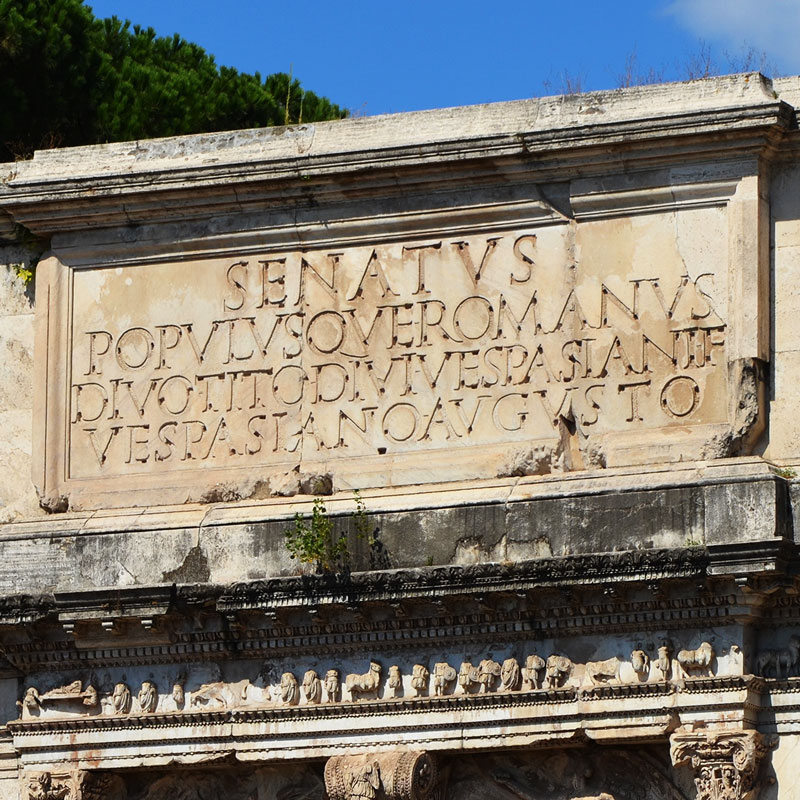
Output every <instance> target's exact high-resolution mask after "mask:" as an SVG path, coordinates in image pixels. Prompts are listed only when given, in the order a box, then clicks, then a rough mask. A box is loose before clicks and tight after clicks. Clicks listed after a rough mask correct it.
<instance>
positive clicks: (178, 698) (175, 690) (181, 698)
mask: <svg viewBox="0 0 800 800" xmlns="http://www.w3.org/2000/svg"><path fill="white" fill-rule="evenodd" d="M183 684H184V680H183V678H178V680H177V681H175V683H174V684H173V685H172V699H173V700H174V701H175V707H176V708H183V706H184V704H185V703H186V693H185V691H184V689H183Z"/></svg>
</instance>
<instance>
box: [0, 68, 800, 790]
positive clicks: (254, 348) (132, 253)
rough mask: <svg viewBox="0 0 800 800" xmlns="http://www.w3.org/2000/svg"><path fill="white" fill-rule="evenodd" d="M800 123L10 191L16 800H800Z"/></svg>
mask: <svg viewBox="0 0 800 800" xmlns="http://www.w3.org/2000/svg"><path fill="white" fill-rule="evenodd" d="M798 104H800V81H798V79H795V78H785V79H781V80H775V81H769V80H767V79H765V78H764V77H763V76H761V75H758V74H744V75H736V76H729V77H724V78H716V79H709V80H703V81H695V82H691V83H684V84H672V85H663V86H648V87H643V88H633V89H625V90H618V91H614V92H599V93H592V94H583V95H573V96H567V97H549V98H542V99H533V100H525V101H519V102H512V103H501V104H496V105H486V106H479V107H470V108H456V109H448V110H439V111H426V112H420V113H412V114H399V115H393V116H385V117H375V118H360V119H349V120H344V121H341V122H332V123H323V124H315V125H301V126H297V127H287V128H278V129H269V130H248V131H236V132H230V133H220V134H210V135H202V136H186V137H178V138H171V139H161V140H153V141H140V142H128V143H123V144H110V145H104V146H97V147H85V148H73V149H65V150H51V151H42V152H37V153H36V155H35V157H34V158H33V159H32V160H31V161H28V162H23V163H18V164H10V165H6V166H4V167H3V169H4V170H5V172H2V171H0V223H2V224H1V225H0V235H2V236H3V244H2V246H0V254H3V257H4V258H5V261H4V262H3V263H5V264H8V265H11V264H12V263H13V262H14V259H15V258H17V260H19V259H20V258H22V262H20V263H27V264H29V265H30V267H31V271H33V270H32V266H33V261H34V260H36V259H37V258H38V263H36V269H35V272H36V291H35V313H34V312H33V311H32V307H31V306H30V304H28V305H26V304H25V302H23V300H22V299H20V296H19V292H20V291H21V289H20V286H21V284H20V282H19V280H18V279H17V278H14V277H13V275H12V277H9V279H8V280H7V281H6V282H5V283H4V284H3V286H4V288H3V292H5V295H4V297H5V296H6V295H7V296H8V297H11V296H12V295H13V294H14V292H17V300H19V303H18V304H17V305H15V304H14V303H16V302H17V301H16V300H15V301H13V302H12V301H11V300H8V299H6V300H4V303H5V305H4V306H3V311H2V316H0V344H2V343H3V342H5V343H6V344H7V352H8V353H10V354H11V355H9V356H8V358H7V360H6V362H5V364H4V365H3V367H2V369H3V370H5V373H6V379H5V383H6V385H7V386H16V387H17V389H14V390H13V391H12V390H10V389H9V390H5V391H4V392H2V393H0V411H1V412H2V413H3V414H5V416H3V417H0V421H2V424H3V427H4V428H5V430H4V432H3V433H2V434H0V439H4V440H5V441H4V443H3V444H2V449H1V450H0V461H2V463H3V464H4V465H5V467H4V470H3V471H4V472H5V473H6V477H5V478H2V479H0V492H5V494H4V495H3V494H0V498H2V502H3V503H4V504H5V505H4V507H5V511H4V515H3V517H2V523H1V524H0V656H1V657H2V658H0V712H1V714H2V716H1V718H0V722H2V725H1V726H0V797H2V798H9V799H10V798H14V799H15V800H16V798H23V799H24V800H67V799H68V800H84V799H85V800H89V799H91V800H94V799H95V798H104V799H106V798H108V799H109V800H161V798H170V799H172V798H177V800H196V799H197V800H206V798H216V797H226V798H229V799H230V800H279V799H280V800H304V799H307V800H311V799H312V798H320V799H321V798H330V800H381V799H382V798H392V799H393V800H412V799H413V800H434V799H436V800H445V799H447V800H451V799H452V800H476V799H477V798H498V800H514V799H515V798H522V800H599V799H600V798H603V800H641V799H642V798H647V799H648V800H650V799H652V800H694V799H695V798H697V800H745V799H749V798H756V797H759V798H761V799H762V800H789V798H800V786H799V785H798V781H797V775H798V764H799V763H800V595H799V594H798V588H800V583H799V581H798V575H797V572H798V570H797V567H798V552H797V544H796V536H797V534H796V530H795V528H796V523H795V519H796V516H797V500H798V496H800V495H799V494H798V492H799V491H800V489H799V488H798V487H800V484H799V483H798V481H797V480H796V471H795V470H796V468H798V465H800V426H798V421H797V420H798V404H799V403H800V389H799V388H798V387H800V345H798V336H797V331H798V320H799V319H800V290H798V285H799V283H800V192H799V191H798V188H799V187H800V134H798V132H797V121H796V115H795V107H796V106H797V105H798ZM21 232H24V236H23V235H22V233H21ZM32 241H35V242H36V243H37V244H36V247H38V248H39V249H38V250H37V251H36V253H35V254H34V255H31V252H32V251H31V248H34V249H35V247H34V245H33V244H31V242H32ZM26 247H27V248H28V251H26V250H25V248H26ZM26 252H28V255H25V253H26ZM14 253H16V254H17V255H16V256H14V255H13V254H14ZM20 253H22V254H23V255H22V256H20V255H19V254H20ZM26 258H27V259H28V261H27V262H26V261H25V259H26ZM17 272H18V273H20V272H21V271H20V269H19V268H18V269H17ZM9 275H11V272H9ZM34 330H35V332H34ZM34 340H35V344H34ZM14 354H16V355H14ZM8 376H11V377H8ZM12 378H13V381H12ZM3 404H4V405H3ZM26 414H27V417H25V415H26ZM14 415H16V416H14ZM20 415H21V416H20ZM23 417H25V418H26V419H27V420H29V422H28V423H27V425H28V427H27V428H26V427H25V426H24V425H22V424H20V425H18V426H17V427H14V425H16V424H17V423H16V422H14V420H19V419H22V418H23ZM3 420H5V421H3ZM28 429H30V430H32V434H29V433H26V432H25V431H27V430H28ZM26 436H28V437H30V436H32V439H30V438H29V439H28V440H27V444H26V441H25V437H26ZM9 454H12V455H9ZM29 471H32V476H33V477H32V481H30V480H29V479H28V477H27V474H28V472H29ZM20 476H23V477H22V478H21V477H20ZM12 486H13V487H14V488H13V491H12V490H11V489H9V487H12ZM34 487H35V490H34ZM26 492H29V494H30V497H31V498H34V497H35V502H33V501H31V502H27V500H26V499H25V497H26V494H25V493H26ZM34 492H35V494H34Z"/></svg>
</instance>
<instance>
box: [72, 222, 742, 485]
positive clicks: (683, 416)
mask: <svg viewBox="0 0 800 800" xmlns="http://www.w3.org/2000/svg"><path fill="white" fill-rule="evenodd" d="M694 213H695V215H696V216H697V214H698V213H699V214H700V215H702V216H703V219H702V220H698V219H695V224H696V223H697V222H702V224H703V226H704V227H705V231H706V234H707V235H706V236H694V237H692V236H686V237H684V241H683V242H681V241H680V240H679V238H678V237H676V235H675V229H676V214H675V213H674V212H673V213H664V214H652V215H648V216H642V217H638V218H636V217H634V218H630V219H625V220H614V219H611V220H609V219H606V220H600V221H593V222H586V223H582V224H581V225H579V226H578V225H575V224H574V223H573V224H555V225H547V226H541V227H539V228H530V229H519V230H509V231H507V232H493V233H491V234H490V235H474V234H471V235H468V236H458V235H453V236H446V237H445V236H443V237H438V238H429V239H424V240H409V241H393V242H390V243H385V244H381V243H376V244H370V245H358V246H351V247H348V246H342V247H337V248H327V249H319V250H284V251H277V252H266V251H265V252H264V253H263V254H258V255H247V256H242V257H239V256H237V255H236V254H231V255H230V256H228V257H225V258H214V259H208V260H195V261H177V262H171V263H151V264H146V265H140V266H134V267H125V268H120V267H103V266H98V267H96V268H93V269H80V270H74V271H72V272H71V275H72V282H71V287H70V299H69V312H68V314H69V318H70V322H71V325H70V332H69V339H68V352H69V355H68V358H67V372H68V387H67V398H66V403H67V405H66V408H65V416H66V417H67V419H68V422H67V425H66V428H67V430H66V437H65V444H66V451H67V459H66V461H67V464H66V476H67V478H68V479H70V480H77V481H85V480H96V479H101V480H102V479H109V478H118V477H123V476H138V475H142V476H150V477H151V478H152V477H153V476H158V475H160V474H166V473H170V474H171V475H176V474H178V473H185V474H186V476H187V480H195V481H196V478H192V477H191V476H192V475H196V474H197V472H198V471H199V470H205V471H208V470H211V471H215V480H219V475H220V474H221V473H219V471H220V470H222V471H223V472H225V471H233V473H232V474H234V475H235V474H236V471H237V470H242V469H246V470H252V469H253V468H256V467H257V468H258V469H259V470H263V474H264V475H265V476H268V475H270V474H272V473H280V472H281V471H287V470H291V469H292V468H293V467H294V466H296V465H297V464H300V463H302V464H314V465H317V466H316V468H317V469H322V470H324V471H328V472H331V473H333V474H334V475H335V476H337V478H338V483H339V485H340V486H347V485H359V484H360V485H362V486H368V485H391V484H392V483H399V484H403V483H413V482H421V481H425V480H443V479H444V480H447V479H465V478H472V477H492V476H495V475H503V474H513V473H512V472H510V471H509V470H510V469H512V470H513V466H512V467H511V468H509V467H508V462H509V454H510V453H512V454H513V452H514V451H515V449H519V448H523V449H524V448H525V447H528V448H530V447H536V446H538V447H541V448H543V450H544V451H546V452H548V453H549V456H548V457H549V458H550V461H551V462H552V463H551V465H550V466H551V467H552V468H553V469H569V468H575V467H576V466H577V467H580V466H584V465H587V464H581V463H580V455H579V454H580V452H581V450H584V451H585V450H586V443H587V442H591V441H601V440H602V439H603V438H607V437H609V436H612V437H613V436H615V435H641V434H648V433H652V432H654V431H659V430H664V429H675V428H679V429H687V428H688V427H691V426H708V425H711V426H713V425H715V424H719V423H724V422H725V421H726V419H727V407H728V404H727V399H726V394H727V372H726V368H725V367H726V316H727V313H726V308H725V299H726V295H727V292H726V287H725V285H724V283H725V270H724V269H723V270H718V269H717V268H716V263H720V264H723V265H724V264H725V258H726V254H725V252H724V242H725V237H724V234H723V230H724V217H722V216H721V215H722V212H721V210H719V209H706V210H703V211H702V212H694ZM692 227H693V226H692ZM715 233H719V236H714V234H715ZM709 235H710V236H712V237H713V238H715V239H716V241H717V243H718V244H719V243H721V244H722V252H720V249H719V248H717V249H716V250H712V248H710V247H709V245H708V242H709ZM718 272H720V273H721V274H718ZM570 437H572V439H573V440H574V441H576V442H577V445H576V446H574V447H573V448H572V450H573V453H574V454H578V456H577V458H578V463H575V462H574V458H573V459H572V461H571V458H572V457H571V456H570V454H569V447H568V445H565V440H569V439H570ZM456 449H458V450H459V451H460V452H461V453H462V454H461V455H459V456H458V457H454V452H455V450H456ZM320 465H321V466H320ZM548 469H549V468H548ZM504 470H506V472H505V473H504ZM356 476H357V477H356Z"/></svg>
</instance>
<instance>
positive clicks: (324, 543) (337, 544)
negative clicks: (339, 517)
mask: <svg viewBox="0 0 800 800" xmlns="http://www.w3.org/2000/svg"><path fill="white" fill-rule="evenodd" d="M284 536H285V537H286V549H287V550H288V551H289V555H290V556H291V557H292V558H296V559H297V560H298V561H299V562H300V563H301V564H316V565H317V568H318V569H319V570H320V571H322V572H331V571H332V570H333V569H334V567H336V566H337V565H338V564H339V562H340V561H341V559H342V558H343V557H344V556H345V555H346V554H347V538H346V537H345V536H344V534H340V535H339V536H336V535H335V533H334V528H333V520H332V519H331V518H330V517H329V516H328V509H327V508H326V507H325V501H324V500H323V499H322V498H321V497H315V498H314V506H313V509H312V511H311V517H310V518H309V519H307V518H306V517H305V515H304V514H300V513H297V514H295V515H294V524H293V525H292V527H291V528H287V529H286V531H285V532H284Z"/></svg>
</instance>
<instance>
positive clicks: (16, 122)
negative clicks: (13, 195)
mask: <svg viewBox="0 0 800 800" xmlns="http://www.w3.org/2000/svg"><path fill="white" fill-rule="evenodd" d="M287 99H288V104H287ZM0 108H2V109H3V112H2V114H0V160H4V161H7V160H11V159H14V158H27V157H29V156H30V155H31V154H32V152H33V150H34V149H37V148H47V147H59V146H71V145H81V144H96V143H102V142H108V141H124V140H132V139H142V138H152V137H157V136H172V135H177V134H185V133H204V132H211V131H219V130H231V129H235V128H249V127H264V126H269V125H282V124H284V122H285V121H287V115H286V108H288V122H290V123H295V122H299V121H301V120H302V121H304V122H316V121H319V120H325V119H338V118H341V117H344V116H346V115H347V112H346V111H344V110H342V109H341V108H339V106H337V105H334V104H333V103H331V102H330V101H329V100H327V99H326V98H324V97H318V96H317V95H315V94H314V93H313V92H309V91H304V90H303V89H302V88H301V86H300V83H299V82H298V81H297V80H292V79H291V78H290V76H288V75H285V74H283V73H278V74H275V75H270V76H268V77H267V78H266V79H265V80H262V79H261V76H260V75H259V74H258V73H255V74H253V75H248V74H245V73H240V72H238V71H237V70H235V69H232V68H229V67H218V66H217V65H216V63H215V62H214V58H213V56H210V55H208V54H207V53H206V52H205V51H204V50H203V48H201V47H199V46H197V45H196V44H192V43H190V42H187V41H185V40H184V39H182V38H181V37H180V36H179V35H178V34H175V35H174V36H172V37H158V36H156V34H155V31H154V30H153V29H152V28H146V29H145V28H141V27H139V26H138V25H137V26H133V27H131V25H130V23H129V22H122V21H121V20H119V19H117V18H116V17H111V18H110V19H105V20H100V19H97V18H96V17H94V15H93V14H92V12H91V9H90V8H89V7H88V6H85V5H84V4H83V3H82V2H81V0H0Z"/></svg>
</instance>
